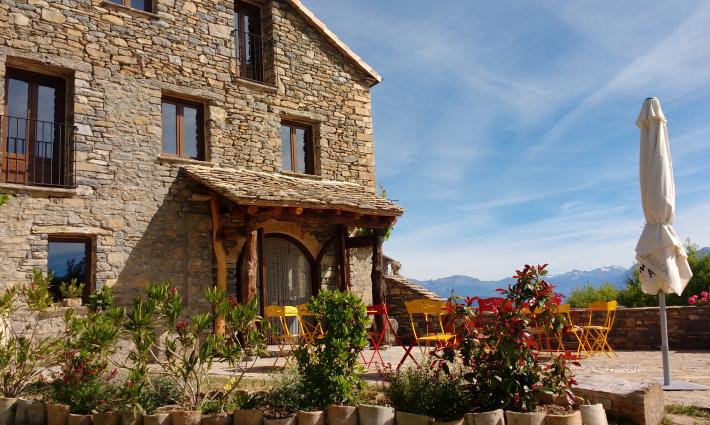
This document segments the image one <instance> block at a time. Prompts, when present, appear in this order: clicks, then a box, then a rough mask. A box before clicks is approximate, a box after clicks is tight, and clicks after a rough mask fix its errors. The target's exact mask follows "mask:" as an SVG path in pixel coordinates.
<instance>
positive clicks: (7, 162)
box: [0, 115, 76, 188]
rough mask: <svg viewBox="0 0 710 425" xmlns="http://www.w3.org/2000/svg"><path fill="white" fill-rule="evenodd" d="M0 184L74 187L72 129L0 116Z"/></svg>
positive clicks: (60, 125)
mask: <svg viewBox="0 0 710 425" xmlns="http://www.w3.org/2000/svg"><path fill="white" fill-rule="evenodd" d="M0 124H1V126H0V141H1V142H0V183H12V184H19V185H26V186H44V187H54V188H73V187H75V180H76V179H75V175H74V173H75V168H74V152H73V149H72V146H71V141H72V139H73V138H72V135H73V131H74V127H73V126H72V125H69V124H65V123H58V122H49V121H40V120H30V119H26V118H17V117H8V116H2V115H0Z"/></svg>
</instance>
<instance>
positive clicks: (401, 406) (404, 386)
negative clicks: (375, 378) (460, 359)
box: [385, 364, 471, 421]
mask: <svg viewBox="0 0 710 425" xmlns="http://www.w3.org/2000/svg"><path fill="white" fill-rule="evenodd" d="M387 383H388V384H387V386H386V387H385V394H386V395H387V398H388V400H389V403H390V404H391V405H392V407H394V408H395V410H399V411H403V412H407V413H414V414H417V415H426V416H431V417H433V418H435V419H436V420H437V421H449V420H455V419H458V418H460V417H462V416H463V415H464V413H466V412H467V411H468V410H469V408H470V407H471V398H470V396H469V394H468V393H467V391H466V389H465V385H464V384H465V381H464V378H463V374H462V371H461V369H460V368H450V369H449V371H448V372H444V371H443V370H441V369H439V368H438V367H437V366H435V365H432V364H422V365H419V366H413V367H409V368H406V369H400V370H397V371H394V372H389V373H388V374H387Z"/></svg>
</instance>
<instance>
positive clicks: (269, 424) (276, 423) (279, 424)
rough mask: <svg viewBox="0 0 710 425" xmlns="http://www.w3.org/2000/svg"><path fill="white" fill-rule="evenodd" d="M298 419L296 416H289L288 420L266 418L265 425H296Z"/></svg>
mask: <svg viewBox="0 0 710 425" xmlns="http://www.w3.org/2000/svg"><path fill="white" fill-rule="evenodd" d="M296 422H298V421H297V419H296V415H293V416H289V417H288V418H264V419H263V424H264V425H296Z"/></svg>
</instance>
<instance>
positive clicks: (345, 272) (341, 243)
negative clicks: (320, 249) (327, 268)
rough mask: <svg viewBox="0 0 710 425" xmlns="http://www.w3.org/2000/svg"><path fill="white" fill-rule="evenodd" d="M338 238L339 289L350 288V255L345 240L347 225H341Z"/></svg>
mask: <svg viewBox="0 0 710 425" xmlns="http://www.w3.org/2000/svg"><path fill="white" fill-rule="evenodd" d="M338 230H339V235H338V236H339V238H338V257H340V258H339V259H340V290H341V291H349V290H350V256H349V253H348V247H347V245H346V240H347V238H348V227H347V226H345V225H341V226H340V228H339V229H338Z"/></svg>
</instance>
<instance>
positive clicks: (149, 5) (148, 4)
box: [109, 0, 153, 13]
mask: <svg viewBox="0 0 710 425" xmlns="http://www.w3.org/2000/svg"><path fill="white" fill-rule="evenodd" d="M109 1H110V2H111V3H113V4H118V5H121V6H124V7H128V8H131V9H135V10H141V11H143V12H148V13H153V0H144V1H145V8H144V9H139V8H137V7H133V6H131V1H132V0H117V1H114V0H109Z"/></svg>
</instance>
